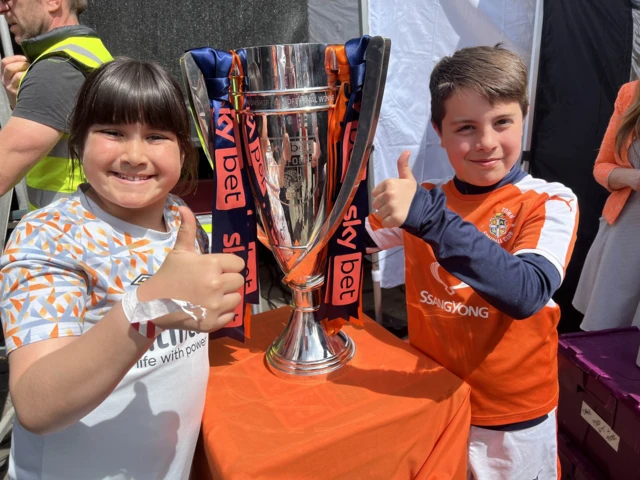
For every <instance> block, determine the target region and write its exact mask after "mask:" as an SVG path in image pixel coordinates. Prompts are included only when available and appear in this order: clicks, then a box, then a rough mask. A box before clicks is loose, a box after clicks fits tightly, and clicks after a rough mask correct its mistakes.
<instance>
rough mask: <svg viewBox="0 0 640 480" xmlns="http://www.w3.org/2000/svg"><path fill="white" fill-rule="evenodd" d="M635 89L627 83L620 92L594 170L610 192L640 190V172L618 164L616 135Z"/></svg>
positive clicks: (631, 84) (596, 177)
mask: <svg viewBox="0 0 640 480" xmlns="http://www.w3.org/2000/svg"><path fill="white" fill-rule="evenodd" d="M635 88H636V83H635V82H633V83H627V84H626V85H623V86H622V88H621V89H620V91H619V92H618V98H616V103H615V106H614V110H613V114H612V115H611V119H610V120H609V126H608V127H607V131H606V132H605V134H604V138H603V139H602V145H601V146H600V151H599V152H598V158H597V159H596V163H595V166H594V168H593V176H594V177H595V179H596V181H597V182H598V183H599V184H600V185H602V186H603V187H604V188H606V189H607V190H609V191H613V190H620V189H622V188H632V189H634V190H639V189H640V170H637V169H635V168H631V167H621V166H620V165H618V164H617V163H616V157H617V154H616V133H617V132H618V127H619V126H620V121H621V120H622V115H623V114H624V111H625V109H626V108H627V107H628V105H629V103H630V102H631V101H633V100H632V99H633V98H634V94H635Z"/></svg>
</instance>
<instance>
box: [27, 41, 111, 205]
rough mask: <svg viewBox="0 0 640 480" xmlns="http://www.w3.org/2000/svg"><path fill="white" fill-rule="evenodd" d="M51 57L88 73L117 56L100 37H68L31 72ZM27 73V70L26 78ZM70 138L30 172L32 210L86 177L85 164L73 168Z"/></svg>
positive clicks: (65, 191)
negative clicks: (65, 61)
mask: <svg viewBox="0 0 640 480" xmlns="http://www.w3.org/2000/svg"><path fill="white" fill-rule="evenodd" d="M48 57H63V58H67V59H69V60H70V61H71V62H73V63H74V65H75V66H77V67H78V68H80V69H81V70H82V71H83V72H85V73H89V72H91V71H93V70H95V69H96V68H98V67H99V66H100V65H102V64H103V63H106V62H109V61H111V60H113V57H112V56H111V54H110V53H109V52H108V50H107V49H106V48H105V46H104V44H103V43H102V41H101V40H100V39H99V38H97V37H89V36H80V37H68V38H65V39H64V40H62V41H60V42H58V43H56V44H55V45H53V46H51V47H49V48H48V49H47V50H45V51H44V52H43V53H42V54H41V55H39V56H38V57H37V58H36V59H35V60H34V61H33V63H32V64H31V65H30V66H29V69H28V70H27V73H28V72H29V70H30V69H31V68H33V65H35V64H36V63H37V62H38V61H40V60H42V59H44V58H48ZM25 77H26V74H25V75H24V76H23V77H22V78H23V79H24V78H25ZM21 84H22V80H21V81H20V85H21ZM19 88H20V87H18V95H19ZM68 140H69V134H67V133H65V134H64V135H63V136H62V138H60V141H58V143H57V144H56V145H55V146H54V147H53V148H52V149H51V151H50V152H49V153H48V154H47V155H46V156H45V157H44V158H42V159H41V160H40V161H39V162H38V163H37V164H36V165H35V166H34V167H33V168H32V169H31V170H29V173H27V177H26V183H27V194H28V197H29V209H30V210H35V209H36V208H41V207H44V206H45V205H48V204H49V203H51V202H53V201H54V200H56V199H57V198H59V197H65V196H68V195H69V194H70V193H73V192H75V191H76V190H77V188H78V185H80V184H81V183H82V182H83V181H84V173H83V171H82V168H75V169H72V163H71V159H70V158H69V144H68Z"/></svg>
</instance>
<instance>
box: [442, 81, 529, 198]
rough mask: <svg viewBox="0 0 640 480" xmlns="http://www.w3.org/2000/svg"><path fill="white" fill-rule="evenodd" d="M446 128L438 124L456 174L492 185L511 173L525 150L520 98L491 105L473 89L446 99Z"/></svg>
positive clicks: (444, 146) (461, 91)
mask: <svg viewBox="0 0 640 480" xmlns="http://www.w3.org/2000/svg"><path fill="white" fill-rule="evenodd" d="M444 106H445V112H446V113H445V116H444V118H443V120H442V130H441V131H438V128H437V127H436V126H435V125H434V128H435V129H436V132H437V133H438V136H439V137H440V144H441V145H442V147H443V148H444V149H445V150H446V151H447V155H448V157H449V162H451V166H452V167H453V169H454V170H455V172H456V176H457V177H458V178H459V179H460V180H462V181H464V182H467V183H470V184H472V185H476V186H479V187H488V186H490V185H494V184H496V183H498V182H499V181H500V180H502V178H503V177H504V176H505V175H506V174H507V173H509V171H510V170H511V168H512V167H513V166H514V165H515V163H516V162H517V161H518V158H519V157H520V153H521V150H522V132H523V119H524V118H523V115H522V110H521V109H520V104H519V103H518V102H516V101H513V102H507V103H497V104H495V105H491V104H490V103H489V101H488V100H487V99H486V98H484V97H483V96H482V95H480V94H478V93H476V92H475V91H473V90H469V89H464V90H460V91H458V92H456V93H454V94H453V95H451V97H450V98H448V99H447V100H446V101H445V102H444Z"/></svg>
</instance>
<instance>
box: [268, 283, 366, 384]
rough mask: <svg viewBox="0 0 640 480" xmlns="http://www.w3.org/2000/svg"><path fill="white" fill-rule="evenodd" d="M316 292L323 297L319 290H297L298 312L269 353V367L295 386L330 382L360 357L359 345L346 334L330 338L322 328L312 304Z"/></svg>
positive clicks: (296, 311)
mask: <svg viewBox="0 0 640 480" xmlns="http://www.w3.org/2000/svg"><path fill="white" fill-rule="evenodd" d="M316 292H318V294H319V291H318V290H315V291H306V292H304V291H300V290H296V289H294V298H295V305H294V308H295V310H294V312H293V314H292V315H291V318H290V319H289V323H287V326H286V327H285V329H284V331H283V332H282V334H281V335H280V336H279V337H278V338H277V339H276V340H275V341H274V342H273V343H272V344H271V346H270V347H269V349H268V350H267V353H266V363H267V365H268V367H269V369H270V370H271V372H272V373H273V374H274V375H276V376H277V377H280V378H283V379H286V380H291V381H294V382H318V381H323V380H327V379H328V378H333V377H335V376H337V375H339V374H341V373H342V372H340V371H339V370H340V368H341V367H343V366H345V365H346V364H347V363H348V362H349V360H351V359H352V358H353V355H354V354H355V353H356V347H355V344H354V343H353V341H352V340H351V339H350V338H349V336H348V335H347V334H346V333H344V332H339V333H338V334H336V335H327V333H326V332H325V330H324V328H323V327H322V324H320V323H318V322H316V320H315V316H314V311H315V310H317V309H318V307H317V306H315V305H313V302H311V301H310V300H311V297H312V296H316V294H317V293H316ZM299 300H307V301H306V302H305V301H302V302H299ZM299 305H308V306H306V307H304V306H302V307H301V306H299Z"/></svg>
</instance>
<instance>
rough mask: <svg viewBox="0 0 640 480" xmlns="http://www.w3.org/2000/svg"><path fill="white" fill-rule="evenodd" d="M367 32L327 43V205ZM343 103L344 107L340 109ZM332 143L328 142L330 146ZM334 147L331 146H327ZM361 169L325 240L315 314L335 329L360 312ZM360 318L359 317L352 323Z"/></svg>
mask: <svg viewBox="0 0 640 480" xmlns="http://www.w3.org/2000/svg"><path fill="white" fill-rule="evenodd" d="M369 38H370V37H368V36H363V37H361V38H356V39H353V40H349V41H348V42H347V43H346V44H345V46H344V47H342V46H338V47H335V46H332V47H328V48H334V49H335V53H336V57H337V60H338V73H337V75H338V79H339V80H341V81H342V84H341V85H340V91H339V93H338V98H337V99H336V109H335V112H334V116H335V118H333V119H332V121H331V123H332V126H331V131H330V134H329V138H330V141H329V142H330V145H329V166H328V168H329V169H331V170H333V171H334V172H335V173H334V174H333V175H329V178H330V179H332V180H333V181H334V182H336V181H337V179H339V181H337V185H335V184H334V185H329V198H330V202H329V204H330V206H329V208H331V206H332V205H333V202H334V201H335V199H336V197H337V195H338V191H339V188H338V186H339V185H341V184H342V182H343V181H344V175H345V174H346V171H347V167H348V166H349V161H350V160H351V153H352V151H353V144H354V142H355V138H356V132H357V130H358V118H359V117H360V102H361V100H362V86H363V83H364V73H365V51H366V49H367V45H368V44H369ZM327 68H328V70H329V69H330V66H327ZM345 105H346V112H345V113H344V114H343V112H344V110H345ZM331 144H333V145H331ZM333 146H335V148H334V147H333ZM368 197H369V191H368V187H367V172H366V170H365V172H364V175H363V176H362V178H361V179H360V184H359V185H358V190H357V191H356V194H355V197H354V199H353V203H352V204H351V205H350V206H349V208H348V209H347V213H346V214H345V216H344V218H343V219H342V222H341V223H340V226H339V227H338V229H337V230H336V233H335V234H334V235H333V237H332V238H331V240H330V241H329V251H328V260H327V276H326V282H325V286H324V288H325V291H324V302H323V305H322V308H321V310H320V311H319V317H320V319H322V321H323V322H325V328H326V329H327V331H328V332H333V331H336V330H339V329H340V327H342V325H343V324H344V322H345V321H347V320H349V321H353V322H358V319H359V318H360V315H359V314H360V312H361V303H360V301H361V286H362V266H363V265H362V257H363V252H365V248H366V246H365V233H366V232H365V219H366V218H367V215H368V214H369V199H368ZM358 323H360V322H358Z"/></svg>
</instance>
